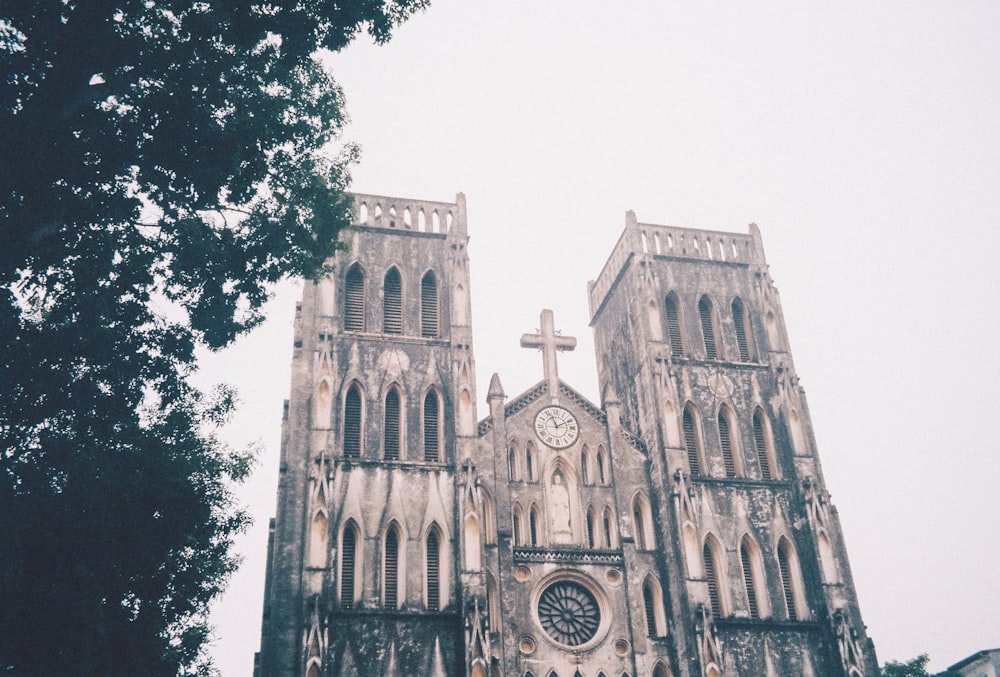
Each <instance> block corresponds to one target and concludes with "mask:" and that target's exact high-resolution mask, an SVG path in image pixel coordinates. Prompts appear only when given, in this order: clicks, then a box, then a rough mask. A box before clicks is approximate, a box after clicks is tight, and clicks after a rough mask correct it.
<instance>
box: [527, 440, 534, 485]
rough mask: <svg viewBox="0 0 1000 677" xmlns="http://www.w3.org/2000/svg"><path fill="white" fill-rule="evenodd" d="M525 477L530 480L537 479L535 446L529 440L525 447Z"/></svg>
mask: <svg viewBox="0 0 1000 677" xmlns="http://www.w3.org/2000/svg"><path fill="white" fill-rule="evenodd" d="M524 479H525V480H527V481H528V482H534V481H535V448H534V447H533V446H531V442H528V446H526V447H525V449H524Z"/></svg>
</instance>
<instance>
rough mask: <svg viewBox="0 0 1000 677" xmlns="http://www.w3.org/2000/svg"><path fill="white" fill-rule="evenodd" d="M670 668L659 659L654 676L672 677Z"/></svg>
mask: <svg viewBox="0 0 1000 677" xmlns="http://www.w3.org/2000/svg"><path fill="white" fill-rule="evenodd" d="M670 674H671V673H670V668H669V667H667V664H666V663H664V662H663V661H659V662H657V664H656V667H655V668H653V677H670Z"/></svg>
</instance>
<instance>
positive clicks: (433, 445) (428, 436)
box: [424, 391, 441, 462]
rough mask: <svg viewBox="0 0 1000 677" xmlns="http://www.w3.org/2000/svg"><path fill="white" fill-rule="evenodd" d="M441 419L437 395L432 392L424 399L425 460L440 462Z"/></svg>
mask: <svg viewBox="0 0 1000 677" xmlns="http://www.w3.org/2000/svg"><path fill="white" fill-rule="evenodd" d="M440 447H441V418H440V413H439V407H438V398H437V393H435V392H434V391H431V392H429V393H427V396H426V397H425V398H424V460H425V461H431V462H434V461H440V460H441V455H440Z"/></svg>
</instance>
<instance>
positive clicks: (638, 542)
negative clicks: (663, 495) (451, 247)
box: [632, 496, 653, 550]
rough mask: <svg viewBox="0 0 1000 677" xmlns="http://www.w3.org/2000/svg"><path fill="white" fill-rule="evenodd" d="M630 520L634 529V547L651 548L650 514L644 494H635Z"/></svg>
mask: <svg viewBox="0 0 1000 677" xmlns="http://www.w3.org/2000/svg"><path fill="white" fill-rule="evenodd" d="M632 520H633V522H634V526H633V528H634V529H635V547H636V548H638V549H639V550H652V549H653V529H652V527H653V524H652V514H651V512H650V509H649V503H648V502H647V501H646V497H645V496H636V497H635V500H633V501H632Z"/></svg>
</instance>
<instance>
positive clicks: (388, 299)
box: [382, 268, 403, 334]
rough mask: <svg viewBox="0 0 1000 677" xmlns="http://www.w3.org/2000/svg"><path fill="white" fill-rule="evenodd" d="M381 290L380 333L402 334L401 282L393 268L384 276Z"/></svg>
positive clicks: (397, 272)
mask: <svg viewBox="0 0 1000 677" xmlns="http://www.w3.org/2000/svg"><path fill="white" fill-rule="evenodd" d="M382 290H383V300H382V331H383V332H384V333H386V334H402V333H403V282H402V280H401V279H400V277H399V271H398V270H396V269H395V268H393V269H392V270H390V271H389V272H388V273H386V274H385V283H384V284H383V286H382Z"/></svg>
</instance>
